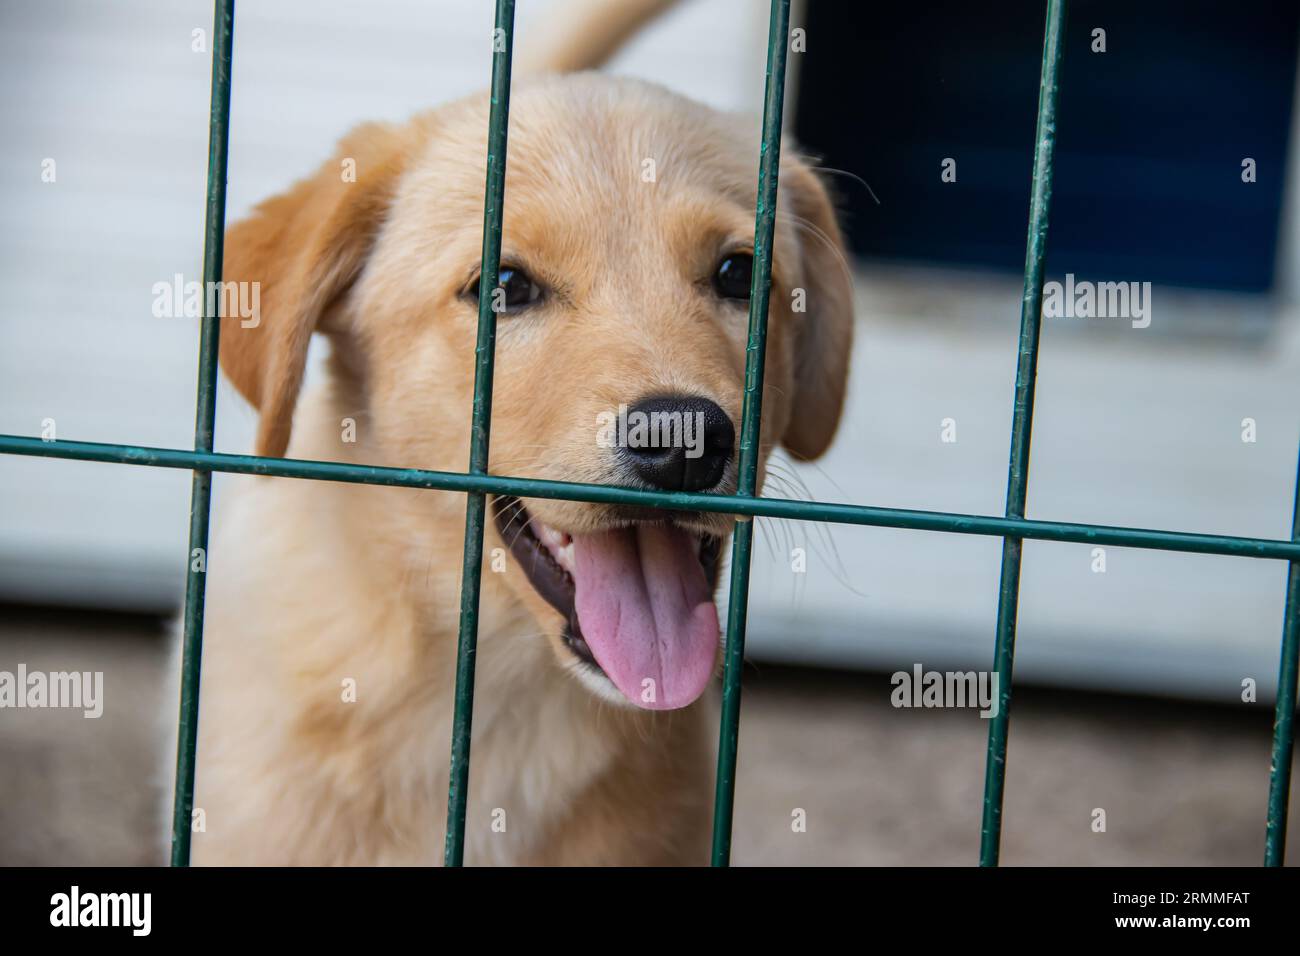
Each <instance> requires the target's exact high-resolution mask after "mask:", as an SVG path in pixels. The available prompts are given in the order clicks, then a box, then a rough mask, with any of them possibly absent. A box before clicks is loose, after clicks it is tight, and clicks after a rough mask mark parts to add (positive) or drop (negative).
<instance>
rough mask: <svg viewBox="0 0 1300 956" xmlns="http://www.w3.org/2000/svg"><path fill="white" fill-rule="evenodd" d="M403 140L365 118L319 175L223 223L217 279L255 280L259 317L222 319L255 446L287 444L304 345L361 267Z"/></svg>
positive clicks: (268, 451) (224, 361) (224, 348)
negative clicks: (251, 416)
mask: <svg viewBox="0 0 1300 956" xmlns="http://www.w3.org/2000/svg"><path fill="white" fill-rule="evenodd" d="M406 147H407V138H406V137H405V136H404V134H403V133H402V132H401V131H400V130H398V129H395V128H393V127H388V126H384V125H381V124H368V125H366V126H362V127H359V128H358V129H356V130H354V131H353V132H352V133H351V134H349V135H348V136H347V137H346V138H345V139H344V140H343V141H342V142H341V143H340V144H339V149H338V152H337V153H336V155H335V156H334V158H332V159H330V160H329V161H327V162H326V163H325V165H323V166H322V167H321V168H320V169H319V170H318V171H317V172H316V174H315V175H313V176H311V177H309V178H307V179H304V180H302V181H301V182H299V183H298V184H296V185H295V186H293V187H292V188H291V189H289V190H288V191H287V192H285V193H282V194H281V195H279V196H275V197H273V198H271V199H268V200H267V201H266V202H264V203H262V204H261V205H260V206H258V207H257V208H256V209H255V210H254V211H253V213H252V215H250V216H249V217H248V218H247V219H245V220H243V221H242V222H239V223H237V224H235V225H233V226H231V227H230V229H228V230H227V231H226V255H225V269H224V270H223V271H224V275H223V278H224V279H225V281H226V282H241V283H249V284H255V288H257V289H258V292H259V301H260V314H259V316H258V318H257V321H256V322H255V323H253V324H251V325H248V326H245V324H244V323H243V322H225V323H223V324H222V329H221V367H222V369H223V370H224V371H225V373H226V376H227V377H228V378H229V379H230V381H231V382H232V383H234V385H235V387H236V388H237V389H238V390H239V392H240V394H242V395H243V396H244V398H246V399H247V400H248V401H249V403H250V404H252V406H253V407H254V408H256V409H257V411H258V414H259V417H260V420H259V423H258V429H257V445H256V450H257V454H259V455H265V456H280V455H283V454H284V453H285V450H286V449H287V448H288V445H289V435H290V431H291V429H292V427H293V410H294V406H295V404H296V403H297V401H298V390H299V388H301V386H302V379H303V370H304V368H305V366H306V363H307V346H308V343H309V342H310V341H311V337H312V333H314V332H316V331H333V332H343V331H346V329H344V328H342V327H330V326H329V321H328V320H329V318H330V314H331V312H332V311H333V310H334V308H335V306H336V305H337V304H338V303H339V302H340V301H341V300H342V299H343V297H344V295H345V294H346V293H347V291H348V289H349V288H350V287H351V285H352V283H353V282H354V281H355V280H356V278H357V276H358V275H359V274H360V272H361V270H362V268H363V266H364V265H365V262H366V258H367V257H368V256H369V254H370V250H371V247H372V246H373V245H374V241H375V237H376V236H377V235H378V233H379V229H380V226H381V225H382V223H383V219H384V216H385V215H386V214H387V211H388V207H389V204H390V202H391V201H392V197H393V193H394V190H395V188H396V184H397V181H398V178H399V175H400V173H401V170H402V169H403V168H404V166H405V162H406V157H407V148H406Z"/></svg>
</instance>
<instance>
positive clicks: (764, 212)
mask: <svg viewBox="0 0 1300 956" xmlns="http://www.w3.org/2000/svg"><path fill="white" fill-rule="evenodd" d="M789 34H790V0H772V15H771V21H770V23H769V25H768V33H767V83H766V94H765V100H764V103H763V142H762V147H761V149H760V152H759V164H758V206H757V209H756V210H755V215H754V273H753V276H752V278H751V285H750V289H749V341H748V344H747V345H746V348H745V402H744V407H743V409H742V412H741V425H740V474H739V487H738V489H737V494H741V495H752V494H754V488H755V485H756V484H757V481H758V458H759V442H760V438H761V433H760V430H759V422H760V417H761V415H762V411H763V370H764V369H763V366H764V362H765V360H766V357H767V305H768V294H769V292H770V285H771V277H772V237H773V235H774V234H775V231H776V189H777V180H778V178H779V173H780V164H781V114H782V112H783V109H784V105H785V61H786V53H787V51H788V49H789ZM753 539H754V521H753V519H752V518H744V519H741V520H740V521H737V522H736V531H735V540H734V541H733V543H732V549H731V590H730V596H729V600H728V605H727V645H726V672H725V676H724V678H723V684H722V721H721V726H720V728H719V732H718V777H717V785H716V790H715V792H714V799H713V865H714V866H727V865H728V864H729V863H730V861H731V818H732V809H733V805H734V803H735V797H736V748H737V745H738V743H739V736H740V677H741V668H742V667H743V666H744V661H745V619H746V616H747V612H748V610H749V562H750V550H751V547H752V545H753Z"/></svg>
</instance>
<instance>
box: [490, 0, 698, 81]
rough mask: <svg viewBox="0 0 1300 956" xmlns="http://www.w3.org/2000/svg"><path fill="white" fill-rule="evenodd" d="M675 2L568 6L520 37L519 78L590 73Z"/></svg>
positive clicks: (612, 0)
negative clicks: (537, 74) (579, 71)
mask: <svg viewBox="0 0 1300 956" xmlns="http://www.w3.org/2000/svg"><path fill="white" fill-rule="evenodd" d="M677 2H678V0H568V2H565V3H561V4H559V9H558V10H547V11H546V17H545V19H544V20H543V21H541V22H534V23H530V24H528V25H527V27H526V31H525V32H522V33H520V34H519V55H518V56H517V57H516V58H515V70H516V71H517V72H519V73H572V72H574V71H575V70H594V69H595V68H596V67H598V66H600V65H602V64H603V63H604V62H605V61H606V60H608V59H609V58H610V57H611V56H613V55H614V54H615V53H617V52H618V50H619V48H620V47H622V46H623V44H625V43H626V42H627V41H628V40H630V39H631V38H632V37H633V36H635V35H636V33H637V31H639V30H640V29H641V28H642V27H643V26H645V25H646V24H647V23H649V22H650V21H651V20H653V19H654V18H655V17H657V16H658V15H659V14H661V13H663V12H664V11H665V10H667V9H668V8H669V7H672V6H675V5H676V4H677Z"/></svg>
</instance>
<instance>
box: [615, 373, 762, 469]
mask: <svg viewBox="0 0 1300 956" xmlns="http://www.w3.org/2000/svg"><path fill="white" fill-rule="evenodd" d="M620 425H621V426H623V427H624V428H625V429H626V430H625V431H624V432H623V434H622V435H621V436H620V438H621V439H623V440H621V441H620V450H621V452H622V456H623V460H624V461H625V462H626V463H627V464H628V466H629V467H630V468H631V470H632V473H633V474H635V475H636V476H637V477H638V478H639V479H641V480H642V481H644V482H645V483H646V484H648V485H651V486H652V487H655V488H662V489H664V490H665V491H703V490H705V489H708V488H712V487H714V486H715V485H717V484H718V482H720V481H721V480H722V473H723V471H724V470H725V469H726V467H727V462H729V461H731V454H732V450H733V448H734V446H735V443H736V429H735V426H733V425H732V424H731V419H730V418H728V417H727V413H726V412H724V411H723V410H722V409H721V408H719V407H718V405H717V404H716V403H714V402H711V401H709V400H708V399H707V398H699V397H696V396H691V395H669V396H663V397H658V398H647V399H644V400H642V401H640V402H638V403H637V404H635V405H633V406H632V407H631V408H629V409H628V410H627V411H626V412H625V413H624V421H623V422H620Z"/></svg>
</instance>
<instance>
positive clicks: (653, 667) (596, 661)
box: [492, 497, 722, 710]
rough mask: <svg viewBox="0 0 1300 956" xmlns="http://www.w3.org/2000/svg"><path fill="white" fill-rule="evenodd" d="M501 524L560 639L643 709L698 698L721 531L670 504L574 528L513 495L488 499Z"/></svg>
mask: <svg viewBox="0 0 1300 956" xmlns="http://www.w3.org/2000/svg"><path fill="white" fill-rule="evenodd" d="M492 514H493V518H494V520H495V521H496V525H497V530H498V531H499V532H500V533H501V537H502V539H503V540H504V541H505V542H506V544H507V545H508V546H509V548H510V552H511V554H512V555H514V557H515V560H517V561H518V562H519V565H520V567H521V568H522V569H523V571H524V574H525V575H526V576H527V577H528V581H529V583H530V584H531V585H532V586H533V589H534V590H535V591H537V593H538V594H540V595H541V596H542V598H544V599H545V600H546V602H547V603H548V604H550V605H551V607H553V608H555V610H557V611H559V612H560V614H561V615H563V617H564V620H565V622H566V623H565V628H564V643H565V646H566V647H568V649H569V650H570V651H572V652H573V654H574V656H575V657H576V658H577V659H578V660H579V661H581V662H582V663H583V664H584V665H586V666H588V667H590V668H593V669H595V670H598V671H600V672H603V673H604V674H605V676H606V677H608V678H609V680H610V681H611V682H612V683H613V684H614V686H615V687H617V688H618V689H619V690H620V691H621V692H622V693H623V695H624V696H625V697H627V699H628V700H629V701H631V702H632V703H633V704H635V705H636V706H638V707H644V708H646V709H648V710H671V709H673V708H677V707H685V706H686V705H687V704H690V703H692V702H693V701H695V700H696V699H697V698H698V697H699V696H700V694H702V693H703V692H704V688H705V687H707V686H708V684H709V681H710V680H711V679H712V677H713V673H714V668H715V665H716V662H717V653H718V640H719V627H718V612H717V608H716V606H715V605H714V603H713V590H714V587H715V586H716V584H717V579H718V558H719V555H720V553H721V550H722V538H720V537H718V536H716V535H711V534H702V533H700V532H697V531H692V530H689V529H687V528H685V527H683V526H682V525H680V524H678V523H676V522H675V521H674V520H673V516H672V515H671V513H669V512H655V513H653V515H654V517H653V518H652V519H643V520H637V521H634V522H631V523H629V524H627V525H626V526H624V527H611V528H607V529H605V530H602V531H595V532H590V533H586V534H577V535H571V534H567V533H565V532H562V531H558V530H557V529H554V528H551V527H549V526H548V525H546V524H544V523H543V522H542V521H541V520H539V519H538V518H536V517H535V516H533V515H530V514H529V513H528V511H527V510H526V509H525V508H524V505H523V502H521V501H520V500H519V499H518V498H513V497H498V498H493V499H492Z"/></svg>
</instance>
